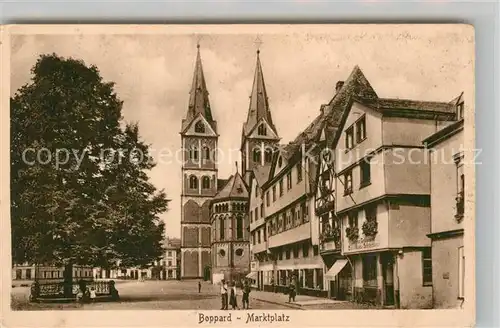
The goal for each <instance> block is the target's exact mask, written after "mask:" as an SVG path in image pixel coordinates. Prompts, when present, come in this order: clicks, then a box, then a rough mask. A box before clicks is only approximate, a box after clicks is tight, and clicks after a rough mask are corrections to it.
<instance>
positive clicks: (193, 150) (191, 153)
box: [189, 147, 198, 161]
mask: <svg viewBox="0 0 500 328" xmlns="http://www.w3.org/2000/svg"><path fill="white" fill-rule="evenodd" d="M189 158H191V160H195V161H196V160H198V148H196V147H192V148H191V149H190V150H189Z"/></svg>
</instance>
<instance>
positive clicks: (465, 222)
mask: <svg viewBox="0 0 500 328" xmlns="http://www.w3.org/2000/svg"><path fill="white" fill-rule="evenodd" d="M0 33H1V34H0V41H1V45H0V47H1V65H0V72H1V78H2V83H1V105H0V108H1V115H2V119H1V122H2V129H1V131H2V137H1V141H2V148H1V149H2V152H3V154H2V165H1V167H2V169H1V174H2V175H1V181H2V198H1V200H2V221H1V231H2V238H1V239H0V240H1V241H0V242H1V248H0V249H1V250H0V252H1V253H0V254H1V260H2V280H1V284H2V285H1V286H2V288H1V291H2V292H1V294H2V302H1V304H2V307H1V311H2V312H1V313H2V314H1V316H0V317H1V318H2V319H1V320H2V325H5V327H56V326H57V327H84V326H85V327H129V326H130V327H132V326H138V327H149V326H151V327H152V326H154V327H177V326H181V327H183V326H186V327H187V326H190V327H191V326H235V327H242V326H247V325H248V326H287V327H289V326H293V327H308V326H311V327H313V326H315V327H321V326H325V327H326V326H328V327H335V326H351V327H353V326H363V327H373V326H380V327H392V326H398V327H406V326H427V327H439V326H447V327H471V326H473V325H474V322H475V276H474V270H475V256H474V240H475V233H474V219H475V215H474V213H475V207H474V203H475V201H474V197H475V178H474V170H475V169H474V167H475V164H476V163H475V159H476V157H477V155H478V154H479V150H477V149H476V148H475V140H474V135H475V134H474V113H475V106H474V92H475V90H474V58H475V56H474V28H473V27H472V26H470V25H461V24H441V25H440V24H432V25H430V24H427V25H424V24H422V25H411V24H400V25H389V24H385V25H384V24H371V25H370V24H353V25H335V24H330V25H143V26H141V25H128V26H127V25H122V26H118V25H10V26H3V27H1V31H0ZM8 150H10V151H8Z"/></svg>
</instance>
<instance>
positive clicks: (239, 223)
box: [236, 216, 243, 239]
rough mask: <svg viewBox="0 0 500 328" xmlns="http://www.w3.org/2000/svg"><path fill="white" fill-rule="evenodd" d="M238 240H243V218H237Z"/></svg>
mask: <svg viewBox="0 0 500 328" xmlns="http://www.w3.org/2000/svg"><path fill="white" fill-rule="evenodd" d="M236 239H243V218H242V217H241V216H238V217H237V218H236Z"/></svg>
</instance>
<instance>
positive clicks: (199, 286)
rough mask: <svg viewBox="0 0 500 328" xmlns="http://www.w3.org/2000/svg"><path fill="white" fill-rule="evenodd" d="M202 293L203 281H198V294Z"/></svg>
mask: <svg viewBox="0 0 500 328" xmlns="http://www.w3.org/2000/svg"><path fill="white" fill-rule="evenodd" d="M199 293H201V281H198V294H199Z"/></svg>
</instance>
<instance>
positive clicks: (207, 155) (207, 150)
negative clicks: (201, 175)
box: [203, 146, 210, 160]
mask: <svg viewBox="0 0 500 328" xmlns="http://www.w3.org/2000/svg"><path fill="white" fill-rule="evenodd" d="M203 158H204V159H206V160H209V159H210V148H208V147H207V146H204V147H203Z"/></svg>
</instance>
